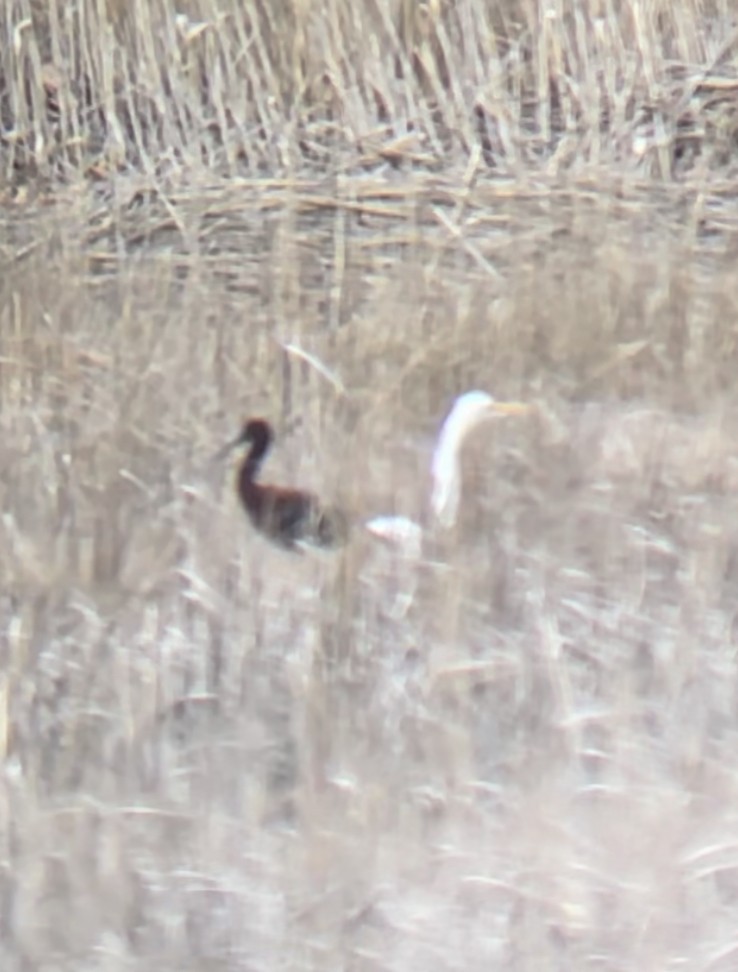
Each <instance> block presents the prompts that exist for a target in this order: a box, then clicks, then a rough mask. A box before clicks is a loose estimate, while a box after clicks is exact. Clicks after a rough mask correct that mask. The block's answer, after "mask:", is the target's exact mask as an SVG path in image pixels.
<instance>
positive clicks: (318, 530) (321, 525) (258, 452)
mask: <svg viewBox="0 0 738 972" xmlns="http://www.w3.org/2000/svg"><path fill="white" fill-rule="evenodd" d="M273 441H274V433H273V431H272V427H271V425H270V424H269V423H268V422H267V421H265V420H264V419H261V418H252V419H248V421H246V422H244V424H243V427H242V428H241V431H240V432H239V434H238V436H237V437H236V438H235V439H234V440H233V442H229V443H228V445H226V446H225V447H224V448H223V449H221V451H220V452H219V453H218V455H217V457H216V458H223V457H224V456H225V455H227V454H228V453H229V452H230V451H231V450H232V449H235V448H238V447H239V446H250V448H249V450H248V452H247V453H246V458H245V459H244V461H243V462H242V463H241V466H240V468H239V470H238V481H237V489H238V495H239V497H240V498H241V502H242V504H243V506H244V509H245V510H246V512H247V514H248V516H249V519H250V520H251V522H252V524H253V525H254V527H255V528H256V529H257V530H258V531H259V532H260V533H263V534H264V536H266V537H268V538H269V539H270V540H271V541H272V542H273V543H276V544H277V545H278V546H280V547H282V548H283V549H284V550H291V551H299V549H300V547H301V545H303V544H306V545H309V546H312V547H324V548H331V547H338V546H341V545H342V544H343V543H345V542H346V539H347V536H348V519H347V517H346V515H345V514H344V513H343V512H342V511H341V510H339V509H337V508H335V507H329V506H323V505H322V503H321V502H320V500H319V499H318V497H317V496H314V495H313V494H312V493H309V492H306V491H305V490H302V489H290V488H288V487H284V486H272V485H269V484H266V483H259V482H257V481H256V480H257V477H258V475H259V472H260V470H261V464H262V463H263V461H264V458H265V457H266V454H267V452H268V451H269V448H270V446H271V444H272V442H273Z"/></svg>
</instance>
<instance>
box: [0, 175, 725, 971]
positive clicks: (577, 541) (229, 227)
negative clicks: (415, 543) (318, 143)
mask: <svg viewBox="0 0 738 972" xmlns="http://www.w3.org/2000/svg"><path fill="white" fill-rule="evenodd" d="M226 192H227V190H226ZM221 202H223V200H221ZM218 205H219V203H218V201H217V200H213V199H211V200H210V201H209V202H207V203H203V204H201V205H199V206H198V205H197V204H196V201H195V200H194V199H189V200H183V201H182V204H181V207H179V219H180V221H181V224H182V232H181V233H180V235H179V236H178V237H176V238H173V239H172V241H170V243H169V244H168V245H166V246H165V245H161V246H156V245H149V246H147V247H143V246H141V247H139V246H136V247H134V248H133V249H132V250H131V252H130V253H128V254H126V253H125V252H124V253H123V254H122V255H121V254H120V252H119V249H118V247H119V243H118V239H117V238H116V237H117V234H116V235H114V236H112V237H110V238H108V237H97V238H96V241H95V243H94V244H90V245H88V246H87V247H84V248H82V249H80V245H79V241H80V234H81V232H82V231H83V227H84V226H85V225H92V224H91V222H90V220H89V218H88V215H87V214H86V213H84V212H83V211H80V212H79V213H78V218H77V220H76V221H75V220H74V219H73V218H72V216H71V215H70V214H71V213H72V210H70V214H69V215H68V217H67V219H66V220H65V221H63V222H62V221H59V220H58V217H57V216H55V215H53V214H49V215H47V216H46V220H47V222H46V223H39V226H38V227H37V229H36V232H37V234H38V236H37V238H38V240H39V241H40V242H39V245H38V246H37V247H36V248H34V249H32V251H30V252H29V253H28V255H27V256H26V257H25V258H24V259H23V260H21V261H19V262H18V264H17V265H16V268H15V272H14V274H13V275H12V277H10V276H6V277H4V278H3V282H2V284H1V285H0V286H1V287H2V304H1V305H0V306H2V320H1V321H0V329H1V333H2V336H3V341H2V348H1V349H0V387H1V388H2V412H1V413H0V422H1V424H2V437H1V440H0V441H1V445H0V455H1V456H2V464H3V469H4V470H5V472H4V476H3V483H2V488H1V489H2V492H1V493H0V496H1V500H2V520H1V521H0V530H1V531H2V535H1V536H2V539H1V540H0V543H1V545H2V549H3V552H4V555H3V558H2V562H1V564H0V570H1V571H2V592H3V594H2V603H3V611H2V616H3V629H2V657H3V665H2V671H3V679H2V693H1V695H0V698H1V699H2V713H3V715H2V733H0V739H2V742H3V753H4V756H5V761H4V775H3V777H2V792H3V800H2V801H0V805H1V806H2V807H3V811H2V812H3V815H4V822H3V823H2V826H1V828H0V832H1V833H2V834H3V846H4V851H3V854H4V880H3V885H2V915H3V918H2V921H3V935H2V948H3V950H4V951H3V963H4V965H3V967H4V968H9V969H12V968H19V969H20V968H27V967H29V966H30V967H34V968H39V969H43V968H51V967H52V966H53V967H55V968H58V967H63V968H64V967H69V968H71V967H74V968H76V969H79V968H106V969H107V968H123V967H130V966H131V965H134V966H137V965H143V966H147V965H150V964H151V963H156V964H157V966H158V967H161V968H172V969H174V968H178V969H181V968H199V967H202V965H203V964H207V965H208V967H222V968H229V969H231V968H246V967H250V966H253V965H259V966H266V965H268V964H272V963H275V962H278V961H279V962H282V963H284V964H287V965H289V966H291V967H292V966H294V967H300V968H313V967H321V968H322V967H325V965H326V964H329V965H331V966H338V965H339V964H340V965H345V964H347V963H351V964H355V965H358V966H360V967H362V968H380V967H381V968H386V967H387V966H394V967H398V968H406V967H413V968H414V967H416V966H417V965H418V963H421V964H423V965H424V966H426V967H430V968H451V967H454V968H455V967H458V965H459V963H463V964H464V965H465V966H467V967H471V968H477V967H479V968H481V967H485V968H486V967H489V964H490V963H492V964H494V965H496V966H499V967H500V968H513V967H517V966H520V965H523V966H526V967H541V966H542V965H545V966H546V967H558V968H562V969H563V968H566V969H569V968H572V967H574V968H580V967H581V968H590V967H591V968H595V967H602V962H603V961H604V962H605V965H606V967H612V968H625V967H643V966H649V967H654V966H656V965H658V966H659V967H670V966H672V965H674V964H675V963H678V962H680V961H687V962H688V963H689V964H690V966H694V967H696V968H726V969H727V968H729V967H730V966H731V963H732V956H733V953H732V951H730V950H731V949H732V945H733V938H734V922H733V921H732V914H733V913H734V905H735V900H734V892H733V886H734V868H735V865H734V863H733V858H734V857H735V839H734V833H735V823H736V820H735V812H734V811H733V810H732V809H731V808H732V807H733V806H734V805H735V796H736V780H738V776H737V775H736V755H735V754H736V752H738V749H737V748H736V729H735V690H734V685H735V684H736V681H735V676H736V672H735V656H736V653H735V636H734V634H733V618H734V615H735V604H736V600H735V593H734V591H735V582H736V563H737V561H736V550H737V549H738V544H737V540H738V537H737V535H736V528H735V526H734V524H735V523H736V522H738V521H737V519H736V515H735V514H736V499H735V480H736V463H737V462H738V449H736V448H735V446H734V441H735V429H736V414H735V407H734V403H733V396H732V384H733V375H734V374H735V368H736V361H735V358H736V350H735V346H734V339H733V336H732V330H733V329H732V325H731V321H733V320H734V319H735V315H736V306H737V305H738V284H736V282H735V274H734V271H733V261H732V259H730V258H727V257H726V258H720V257H717V256H716V255H715V254H716V251H717V250H718V249H719V248H718V247H716V241H715V239H714V237H710V238H708V239H706V240H705V241H704V242H703V241H702V240H701V239H700V238H699V237H695V235H694V233H693V231H692V230H691V229H690V228H689V227H688V228H686V229H685V228H684V227H683V226H681V227H680V226H679V224H678V223H677V222H676V221H675V220H674V219H673V218H672V217H671V216H670V215H669V214H668V213H665V212H664V211H663V210H662V209H660V208H659V207H658V206H652V207H651V208H650V209H649V208H648V203H647V202H646V200H645V199H644V200H642V201H641V203H640V205H639V206H638V207H637V208H635V209H632V208H631V207H629V206H627V205H626V206H623V207H622V209H620V210H617V211H613V209H612V206H611V205H608V206H601V205H600V204H599V203H598V201H597V200H591V199H588V198H587V197H586V196H585V195H576V194H574V195H571V196H570V197H568V198H563V199H561V200H560V201H559V203H558V204H557V205H556V206H552V205H551V204H550V203H548V204H547V205H546V207H545V208H544V207H542V206H539V205H538V204H536V203H531V202H526V201H525V200H523V199H519V200H514V199H513V200H509V201H507V202H506V203H504V204H501V205H500V206H499V208H498V216H499V217H500V218H503V217H504V219H505V227H506V236H505V240H506V246H505V247H503V246H502V238H500V239H498V238H497V237H496V235H494V234H478V235H475V234H474V231H473V228H471V229H470V230H469V231H468V233H467V232H465V234H464V239H465V240H466V242H467V243H470V244H473V246H474V248H475V251H476V252H475V253H474V254H473V255H472V254H470V252H469V250H468V247H461V248H459V247H457V246H450V245H449V244H448V238H447V234H446V231H445V230H444V229H443V228H439V227H438V223H437V222H434V221H433V220H432V219H431V220H429V221H428V222H424V221H422V220H419V221H418V222H416V223H415V224H414V229H413V243H412V245H410V246H408V247H407V248H406V249H405V250H404V251H399V250H398V249H397V248H396V246H395V244H394V243H393V241H392V233H391V231H388V230H387V228H386V227H384V226H383V227H382V228H378V229H374V230H372V229H368V228H364V229H361V228H359V230H358V231H357V232H355V233H349V232H347V231H346V226H345V224H344V223H342V222H341V221H340V220H337V219H336V214H335V212H334V213H330V212H329V211H326V212H325V213H324V215H323V217H322V218H316V217H315V216H308V217H305V216H303V215H301V213H300V209H299V207H297V206H296V205H295V201H294V196H293V195H292V194H291V193H288V194H287V196H285V197H283V198H282V204H281V208H280V207H277V206H270V207H269V214H268V215H264V213H263V210H262V209H261V207H260V202H259V200H258V199H253V200H252V208H251V209H249V206H248V202H247V200H244V202H243V205H242V208H241V209H240V210H239V209H238V208H237V207H235V206H233V205H231V204H230V203H229V206H228V210H229V216H228V218H226V217H222V218H221V219H220V221H218V222H216V223H215V224H214V225H209V223H208V220H207V219H204V218H203V206H209V207H211V211H214V210H215V209H217V207H218ZM469 207H470V212H474V207H475V199H474V197H473V195H472V197H471V198H470V200H469ZM225 208H226V207H225V204H224V209H225ZM338 211H340V205H339V207H338ZM39 219H40V220H41V219H42V217H41V216H39ZM93 222H94V220H93ZM124 225H125V224H124V223H123V222H121V226H122V227H124ZM41 226H43V227H44V230H43V232H42V231H41V230H40V227H41ZM123 232H124V230H123ZM184 240H188V241H189V243H188V244H185V243H184V242H183V241H184ZM193 240H194V241H195V242H196V246H197V248H198V250H199V251H200V252H201V253H202V259H199V258H198V259H197V260H193V259H192V258H191V255H190V250H189V245H190V243H191V242H192V241H193ZM546 241H548V242H546ZM552 241H555V243H554V242H552ZM337 243H340V246H341V247H342V252H343V260H342V263H341V267H340V276H339V274H338V269H337V267H336V264H335V262H333V261H331V260H327V261H324V260H321V259H319V256H320V254H323V253H334V252H335V250H336V245H337ZM208 253H211V254H212V256H211V257H208ZM104 254H107V255H106V256H105V259H103V255H104ZM239 255H240V256H241V259H239V258H238V257H239ZM480 258H482V260H481V262H480ZM485 261H494V263H495V265H496V266H498V267H499V270H498V273H499V277H498V276H497V275H490V274H489V273H487V272H485V270H484V269H483V264H484V262H485ZM334 303H335V304H336V305H338V306H340V308H341V310H340V312H336V314H337V318H336V320H337V323H336V325H332V320H333V319H334V318H333V317H332V313H331V307H332V306H333V304H334ZM398 322H401V327H400V325H398ZM287 340H289V341H291V342H292V343H293V344H296V345H299V347H301V348H303V349H304V350H305V351H306V352H308V353H309V354H311V355H315V356H316V358H317V359H319V360H320V361H321V362H322V363H323V364H324V365H325V366H326V368H329V369H330V370H331V372H332V373H333V374H334V376H335V377H336V378H337V379H338V380H339V384H340V387H336V384H334V383H332V382H331V381H327V380H326V379H325V377H323V376H322V375H321V374H320V373H319V372H318V371H316V369H315V368H313V367H311V365H310V364H309V362H307V361H306V360H305V359H303V358H301V357H299V356H296V355H294V354H288V353H285V352H284V350H283V349H282V347H281V344H280V342H285V341H287ZM470 387H482V388H487V389H489V390H491V391H493V392H494V393H496V394H498V395H500V396H504V397H522V398H527V399H531V400H535V401H536V402H537V403H538V404H539V406H540V416H539V417H538V418H537V419H536V420H533V421H529V420H528V419H524V420H523V419H521V420H515V421H511V422H509V423H507V424H502V423H498V424H497V425H496V426H495V428H494V431H493V432H492V433H489V434H482V433H477V434H476V435H475V436H474V438H473V441H472V442H471V443H470V449H469V453H468V455H467V456H466V460H465V467H466V473H467V485H468V488H469V490H470V496H471V501H470V504H469V507H468V509H467V511H466V512H465V515H464V517H463V518H462V521H461V523H460V524H459V530H458V534H457V535H456V536H455V537H441V536H437V537H435V538H434V537H432V536H430V537H429V540H428V545H427V547H426V550H425V552H424V555H423V558H422V559H421V560H420V561H419V562H412V561H407V560H406V559H404V558H403V557H402V555H401V553H400V552H398V551H393V550H391V549H387V548H385V547H383V546H381V545H380V544H378V543H377V542H375V541H372V540H371V539H370V538H368V537H362V535H361V532H360V531H359V532H358V534H357V537H356V539H355V541H354V542H353V543H352V545H351V547H350V548H349V549H348V550H347V552H346V553H345V554H343V555H341V556H339V557H337V558H327V559H320V560H318V561H315V560H313V559H310V558H290V557H286V556H285V555H284V554H282V553H280V552H279V551H276V550H272V549H271V548H269V547H268V546H266V545H265V544H264V542H263V541H262V540H260V539H259V538H257V537H255V536H254V535H253V533H252V532H251V531H250V529H249V526H248V524H247V522H246V521H245V518H244V517H243V516H242V514H241V511H240V510H239V508H238V505H237V502H236V499H235V496H234V495H233V492H232V485H231V472H230V471H229V470H228V469H227V468H224V467H221V466H214V465H213V464H212V463H210V457H211V455H212V453H213V452H214V451H215V449H216V448H217V447H219V446H220V445H221V444H222V442H223V441H224V440H225V439H226V438H228V437H229V436H231V435H232V433H233V431H234V428H235V427H236V425H237V423H238V421H239V420H240V418H241V416H242V415H243V414H246V413H263V414H266V415H269V416H270V417H271V418H273V420H274V421H275V423H276V425H277V429H278V432H279V443H278V448H277V449H276V450H275V455H274V457H273V460H272V461H271V462H270V475H271V476H273V477H274V478H275V479H276V480H278V481H279V480H284V481H287V480H295V481H298V482H303V483H306V484H308V485H310V486H312V487H313V488H316V489H319V490H320V491H321V492H323V493H325V494H326V495H328V496H341V497H343V498H344V499H345V500H346V501H347V502H350V503H351V504H352V506H353V508H354V509H355V510H356V511H357V515H359V514H366V515H369V514H375V513H380V512H401V513H404V514H410V515H416V516H417V515H420V516H421V517H422V516H426V515H427V513H426V507H425V504H426V503H427V493H428V487H429V480H428V463H429V457H430V448H431V444H432V440H433V436H434V434H435V430H436V429H437V427H438V424H439V422H440V420H441V418H442V416H443V414H444V411H445V410H446V408H447V407H448V405H449V404H450V402H451V400H452V398H453V396H454V394H456V393H457V392H459V391H461V390H462V389H465V388H470ZM644 914H648V915H649V916H650V917H649V919H648V921H647V922H645V923H644ZM685 928H689V929H690V930H691V931H690V934H689V935H687V934H686V933H685V930H684V929H685ZM721 950H725V953H724V954H725V957H724V958H721V957H720V953H721Z"/></svg>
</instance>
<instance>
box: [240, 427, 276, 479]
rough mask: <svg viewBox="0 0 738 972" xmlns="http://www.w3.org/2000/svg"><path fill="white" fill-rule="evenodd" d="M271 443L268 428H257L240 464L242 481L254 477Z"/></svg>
mask: <svg viewBox="0 0 738 972" xmlns="http://www.w3.org/2000/svg"><path fill="white" fill-rule="evenodd" d="M270 445H271V436H270V434H269V430H268V429H266V428H264V429H259V432H258V434H256V435H255V436H254V438H253V441H252V443H251V448H250V449H249V451H248V453H247V454H246V458H245V459H244V461H243V465H242V466H241V479H242V481H250V480H253V479H255V478H256V476H257V475H258V473H259V470H260V469H261V464H262V462H263V461H264V457H265V456H266V454H267V452H268V451H269V446H270Z"/></svg>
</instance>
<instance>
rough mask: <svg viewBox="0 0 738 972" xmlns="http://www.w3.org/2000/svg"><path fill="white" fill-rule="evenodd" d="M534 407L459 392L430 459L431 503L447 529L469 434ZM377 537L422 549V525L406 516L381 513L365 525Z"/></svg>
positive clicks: (452, 517)
mask: <svg viewBox="0 0 738 972" xmlns="http://www.w3.org/2000/svg"><path fill="white" fill-rule="evenodd" d="M533 410H534V406H533V405H528V404H525V403H523V402H496V401H495V400H494V398H492V396H491V395H488V394H487V393H486V392H483V391H469V392H466V393H465V394H463V395H460V396H459V397H458V398H457V399H456V401H455V402H454V404H453V406H452V408H451V411H450V412H449V414H448V415H447V416H446V418H445V420H444V422H443V425H442V426H441V430H440V432H439V434H438V439H437V441H436V447H435V449H434V450H433V459H432V462H431V497H430V506H431V510H432V512H433V516H434V517H435V519H436V521H437V522H438V524H439V525H440V526H441V527H443V528H444V529H449V528H451V527H453V526H454V524H455V523H456V519H457V516H458V512H459V504H460V501H461V460H460V457H461V450H462V447H463V445H464V441H465V440H466V438H467V436H468V435H469V433H470V432H471V431H472V429H474V428H476V427H477V426H478V425H479V424H480V423H482V422H483V421H485V420H487V419H493V418H499V417H501V416H506V415H525V414H528V413H530V412H532V411H533ZM365 526H366V528H367V529H368V530H369V531H370V532H371V533H373V534H374V535H375V536H378V537H381V538H383V539H386V540H389V541H390V542H393V543H397V544H398V545H400V546H402V547H403V548H405V549H406V550H407V552H408V553H411V554H412V553H419V552H420V541H421V536H422V533H423V531H422V528H421V527H420V525H419V524H418V523H416V522H415V521H414V520H411V519H409V518H408V517H404V516H378V517H374V519H372V520H369V521H368V522H367V523H366V524H365Z"/></svg>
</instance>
